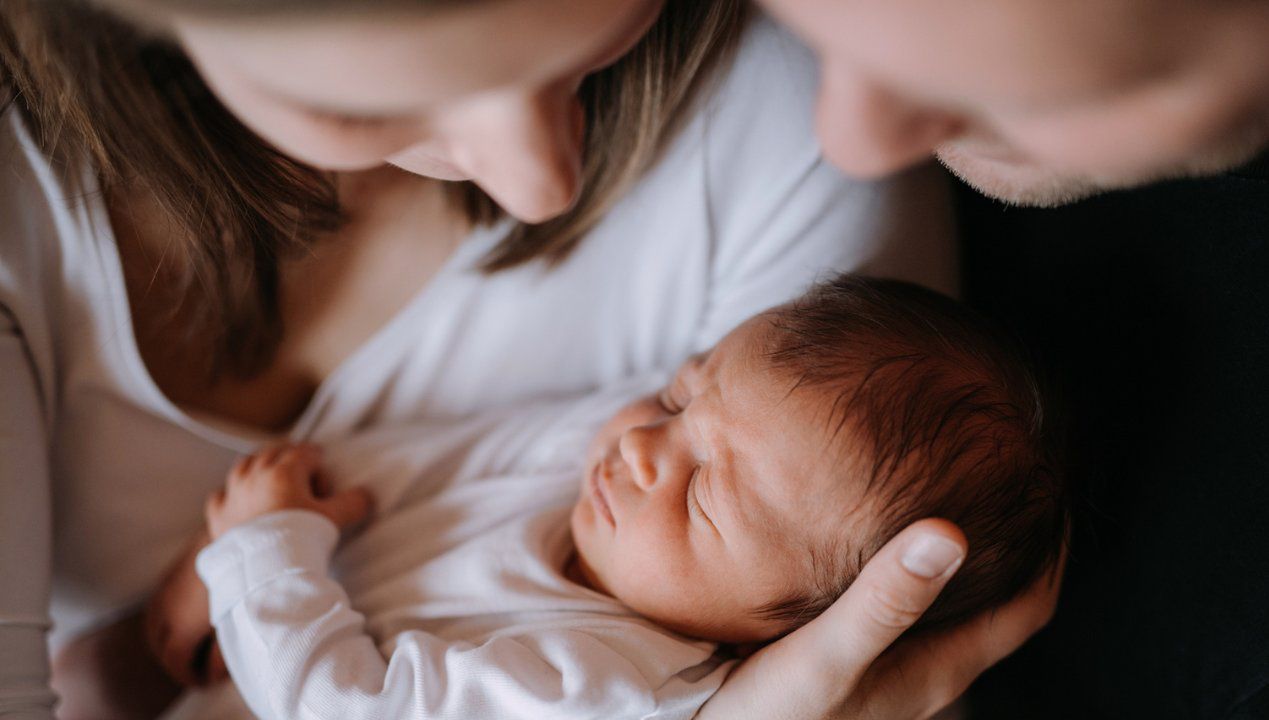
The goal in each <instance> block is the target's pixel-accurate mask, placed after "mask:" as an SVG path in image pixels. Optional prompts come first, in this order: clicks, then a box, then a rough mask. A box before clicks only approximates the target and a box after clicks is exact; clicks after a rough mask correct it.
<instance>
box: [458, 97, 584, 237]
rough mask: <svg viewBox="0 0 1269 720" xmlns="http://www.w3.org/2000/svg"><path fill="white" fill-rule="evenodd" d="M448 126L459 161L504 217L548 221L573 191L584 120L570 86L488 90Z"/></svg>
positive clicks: (576, 184)
mask: <svg viewBox="0 0 1269 720" xmlns="http://www.w3.org/2000/svg"><path fill="white" fill-rule="evenodd" d="M458 124H459V125H460V126H459V127H457V128H455V129H454V132H455V134H457V135H458V136H459V137H460V138H461V139H460V140H459V141H458V142H456V143H454V145H455V146H456V147H457V150H456V155H458V157H459V158H460V164H461V165H462V167H463V168H464V169H465V170H467V171H468V173H469V174H470V175H471V176H472V178H473V180H475V181H476V183H477V184H478V185H480V186H481V188H482V189H484V191H485V192H487V193H489V195H490V197H492V198H493V199H494V200H495V201H497V202H498V204H499V205H501V206H502V208H503V209H504V210H506V211H507V212H508V213H510V214H511V215H513V216H515V217H516V218H518V219H520V220H523V221H525V222H530V223H536V222H542V221H544V220H549V219H551V218H553V217H556V216H557V215H560V214H561V213H563V212H565V211H566V210H568V209H569V208H570V207H572V205H573V202H574V201H575V200H576V198H577V195H578V193H579V191H580V189H581V175H582V143H583V139H584V136H585V117H584V114H583V112H582V107H581V104H580V103H579V102H578V100H577V97H576V95H575V94H574V93H573V92H572V89H571V88H570V87H560V88H549V89H544V90H540V91H534V92H506V93H498V94H491V95H490V96H488V97H485V98H481V99H479V100H477V101H474V102H473V103H472V104H471V105H470V106H469V107H468V108H467V109H466V111H465V112H464V113H463V115H462V117H461V118H459V119H458Z"/></svg>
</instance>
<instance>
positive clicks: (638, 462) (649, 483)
mask: <svg viewBox="0 0 1269 720" xmlns="http://www.w3.org/2000/svg"><path fill="white" fill-rule="evenodd" d="M653 440H654V438H653V437H652V431H651V430H650V429H649V428H647V427H636V428H631V429H629V430H627V431H626V432H625V433H623V434H622V436H621V441H620V443H619V444H618V449H619V451H620V452H621V459H622V460H623V461H625V463H626V466H627V467H628V468H630V479H631V480H632V481H633V482H634V484H635V485H636V486H638V487H639V489H641V490H644V491H645V492H646V491H648V490H651V489H652V488H653V486H655V485H656V482H657V466H656V457H655V453H654V449H655V447H654V443H653Z"/></svg>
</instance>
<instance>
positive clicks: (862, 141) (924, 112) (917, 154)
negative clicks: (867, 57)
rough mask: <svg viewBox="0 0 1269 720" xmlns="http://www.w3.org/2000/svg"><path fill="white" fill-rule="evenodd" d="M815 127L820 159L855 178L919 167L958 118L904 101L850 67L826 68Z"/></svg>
mask: <svg viewBox="0 0 1269 720" xmlns="http://www.w3.org/2000/svg"><path fill="white" fill-rule="evenodd" d="M815 123H816V134H817V135H818V136H819V138H820V144H821V146H822V147H823V149H824V155H825V157H827V158H828V160H829V162H831V163H833V164H834V165H836V166H837V167H838V168H839V169H841V170H842V171H843V172H845V173H847V174H849V175H854V176H856V177H880V176H883V175H888V174H890V173H892V172H895V171H898V170H902V169H903V168H905V167H907V166H908V165H912V164H914V163H917V162H920V161H922V160H924V159H926V158H927V157H929V156H930V155H931V154H932V153H933V151H934V149H935V148H937V147H938V146H939V145H941V144H942V143H944V142H946V141H948V140H950V139H952V138H953V137H955V136H956V135H957V134H958V133H959V132H960V130H961V121H960V119H959V118H957V117H955V116H952V115H950V114H947V113H943V112H938V111H934V110H931V109H929V108H925V107H922V106H921V105H919V104H917V103H914V102H912V101H910V100H907V99H905V98H903V97H902V96H901V95H899V94H897V93H895V92H894V91H892V90H890V89H888V88H886V87H885V86H883V85H882V84H880V83H877V82H876V81H874V80H872V79H870V78H868V77H867V76H866V75H864V74H862V73H859V72H858V71H856V70H855V69H854V68H851V67H843V66H836V67H834V66H832V65H829V64H826V65H825V66H824V70H823V78H822V80H821V84H820V97H819V107H818V109H817V111H816V119H815Z"/></svg>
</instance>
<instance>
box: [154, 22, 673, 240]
mask: <svg viewBox="0 0 1269 720" xmlns="http://www.w3.org/2000/svg"><path fill="white" fill-rule="evenodd" d="M661 4H662V2H661V0H594V1H593V2H586V3H573V2H568V1H567V0H536V2H532V3H519V2H515V3H512V2H482V3H476V4H474V5H473V6H472V7H471V8H469V9H464V10H462V11H461V12H460V11H454V10H439V11H435V12H431V13H427V14H424V15H419V16H417V17H412V16H408V15H407V16H396V15H393V16H375V15H368V16H358V17H353V18H348V17H339V18H334V19H332V18H326V19H314V20H297V19H295V18H290V17H288V18H286V19H284V20H283V19H267V18H266V19H263V20H259V21H257V22H253V23H250V24H248V23H243V22H241V21H233V20H220V19H207V18H199V17H184V16H178V17H176V18H174V19H173V20H172V22H171V25H172V31H173V32H174V33H175V35H176V37H177V38H178V39H179V41H180V42H181V44H182V46H183V47H184V48H185V50H186V52H187V53H188V54H189V56H190V57H191V59H192V60H193V61H194V63H195V64H196V65H197V66H198V68H199V71H200V72H201V74H202V75H203V77H204V79H205V80H206V81H207V83H208V84H209V85H210V86H211V88H212V89H213V90H214V91H215V92H216V94H217V95H218V96H219V97H220V99H221V101H222V102H224V104H225V105H226V106H227V107H228V108H229V109H230V110H232V111H233V112H234V113H235V114H236V115H237V116H238V117H239V118H240V119H241V120H242V121H243V122H244V123H245V124H246V125H247V126H248V127H250V128H251V129H253V130H254V131H256V132H257V133H258V134H259V135H260V136H261V137H263V138H264V139H266V140H268V141H270V142H271V143H273V144H275V145H276V146H277V147H278V148H280V149H282V150H283V151H284V152H286V153H287V154H289V155H292V156H293V157H295V158H297V159H299V160H302V161H305V162H307V163H309V164H312V165H314V166H316V167H320V168H325V169H330V170H342V171H350V170H364V169H368V168H373V167H377V166H380V165H382V164H384V163H385V162H386V163H391V164H393V165H397V166H399V167H401V168H404V169H406V170H409V171H410V172H413V173H417V174H419V175H424V176H428V177H434V178H439V179H445V180H459V179H465V180H473V181H475V182H476V184H478V185H480V186H481V188H483V189H484V190H485V191H486V192H487V193H489V195H490V196H491V197H493V198H494V199H495V200H496V201H497V202H498V203H499V204H500V205H501V206H502V207H503V208H504V209H506V211H507V212H509V213H510V214H512V215H514V216H515V217H517V218H519V219H521V220H524V221H526V222H539V221H542V220H546V219H549V218H551V217H554V216H556V215H559V214H560V213H562V212H564V211H565V210H567V209H568V208H569V206H571V205H572V203H573V201H574V200H575V199H576V197H577V194H578V192H579V190H580V188H579V175H580V168H581V142H582V137H583V133H584V127H583V125H582V123H583V118H582V110H581V106H580V104H579V103H578V101H577V96H576V92H577V88H578V86H579V85H580V84H581V81H582V78H583V77H585V76H586V75H587V74H589V73H591V72H593V71H595V70H597V69H599V68H601V67H604V66H606V65H608V64H611V63H612V62H613V61H615V60H616V59H617V58H619V57H621V55H623V54H624V53H625V52H626V51H627V50H629V49H630V47H631V46H633V45H634V43H635V42H636V41H637V40H638V39H639V38H640V37H641V36H642V35H643V33H644V32H645V31H646V30H647V28H648V27H649V26H650V25H651V24H652V22H653V21H654V20H655V19H656V16H657V14H658V12H659V11H660V9H661ZM490 47H497V48H499V52H496V53H491V52H489V51H488V48H490Z"/></svg>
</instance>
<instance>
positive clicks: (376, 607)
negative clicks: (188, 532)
mask: <svg viewBox="0 0 1269 720" xmlns="http://www.w3.org/2000/svg"><path fill="white" fill-rule="evenodd" d="M645 385H646V384H645ZM636 389H637V388H633V387H630V386H627V387H622V388H614V389H611V390H609V391H606V392H603V393H599V394H596V395H593V396H588V397H587V398H584V399H581V400H573V401H567V402H558V403H550V404H545V405H539V406H533V407H529V408H521V409H517V410H514V411H507V412H504V413H502V414H500V415H497V416H489V417H482V418H477V419H471V420H465V421H456V422H451V423H446V424H444V425H443V426H442V425H439V424H438V425H437V426H436V427H431V428H426V427H425V428H418V427H415V428H409V429H395V430H391V431H387V432H384V433H378V434H374V433H371V434H368V435H367V437H366V438H363V439H361V440H356V439H354V440H353V441H350V442H348V443H344V444H342V446H338V447H337V446H335V445H332V446H331V447H329V448H327V449H326V450H325V455H324V456H323V453H322V452H321V451H318V450H317V449H316V448H313V447H310V446H294V447H285V448H273V449H270V450H268V451H265V452H262V453H259V454H257V455H255V456H252V457H250V458H246V459H244V460H243V461H242V462H240V463H239V464H238V466H237V467H236V468H235V469H234V471H233V472H232V473H231V474H230V477H229V479H228V481H227V483H226V487H225V489H224V490H223V491H222V492H220V493H218V494H217V495H215V496H213V497H212V498H211V499H210V500H209V502H208V507H207V517H208V524H209V530H210V532H211V535H212V537H213V538H214V541H213V542H212V544H211V545H209V546H208V547H207V548H206V549H204V550H203V551H202V553H201V554H200V555H199V557H198V562H197V567H198V572H199V575H200V576H201V577H202V578H203V581H204V582H205V583H206V585H207V587H208V589H209V591H210V596H211V617H212V621H213V623H214V625H215V628H216V636H217V639H218V642H219V643H220V647H221V651H222V652H223V655H224V659H225V661H226V663H227V665H228V667H229V670H230V673H231V675H232V677H233V679H234V681H235V684H236V686H237V688H238V690H239V692H240V693H241V694H242V697H243V699H245V701H246V703H247V704H248V705H249V707H250V708H251V710H252V712H254V713H255V714H256V715H258V716H260V717H265V718H325V717H330V718H350V717H364V718H461V719H463V720H467V719H469V718H534V719H537V718H574V717H576V718H690V717H691V716H692V715H693V714H694V713H695V712H696V710H697V709H698V708H699V707H700V706H701V705H702V704H703V703H704V702H705V701H706V700H707V699H708V698H709V696H710V695H711V694H712V693H713V692H714V691H715V690H716V689H717V688H718V686H719V685H720V684H721V682H722V680H723V677H724V676H725V674H726V672H727V671H728V670H729V668H730V663H731V661H730V660H729V659H728V658H729V657H730V655H729V653H728V649H729V648H731V647H733V646H734V645H736V644H741V643H745V644H748V643H755V642H762V641H767V640H770V639H773V638H776V637H778V636H781V635H783V634H785V633H788V632H790V631H791V630H793V629H795V628H797V627H798V626H800V625H801V624H804V623H806V622H807V621H809V620H810V619H812V618H814V617H815V616H816V615H817V614H819V613H820V612H821V611H823V610H824V609H826V608H827V607H828V606H829V605H831V604H832V602H833V601H834V600H835V599H836V598H837V597H838V596H839V595H840V594H841V593H842V592H843V591H844V590H845V589H846V587H847V586H849V585H850V583H851V581H852V580H853V579H854V578H855V577H856V575H857V574H858V572H859V571H860V569H861V567H862V565H863V563H864V562H865V561H866V560H867V559H868V558H869V557H870V556H871V555H872V554H873V553H874V552H876V551H877V550H878V549H879V548H880V547H881V546H882V545H883V544H885V543H886V542H887V541H888V540H889V539H890V538H891V537H893V536H894V535H895V534H897V533H898V532H899V530H901V529H902V528H904V527H906V526H907V525H908V524H910V523H911V522H913V521H915V520H918V519H921V518H925V517H942V518H946V519H948V520H951V521H952V522H954V523H956V524H957V525H958V526H960V528H961V529H962V530H963V531H964V532H965V535H966V537H967V538H968V541H969V548H970V551H969V555H968V557H967V559H966V561H965V564H964V567H962V568H961V569H960V570H959V572H958V573H957V574H956V576H955V577H954V578H953V579H952V580H951V582H950V583H949V584H948V586H947V587H946V589H945V590H944V591H943V593H942V595H941V596H940V597H939V599H938V601H937V602H936V603H935V604H934V606H932V607H931V608H930V610H929V611H928V612H927V613H926V614H925V615H924V616H923V617H922V619H921V621H920V622H919V623H918V626H917V627H916V628H914V629H913V632H921V631H923V630H929V629H932V628H935V627H942V626H947V625H950V624H954V623H957V622H960V621H962V620H965V619H968V618H969V617H971V616H973V615H976V614H978V613H980V612H982V611H984V610H986V609H988V608H990V607H993V606H995V605H999V604H1001V603H1003V602H1005V601H1007V600H1008V599H1010V598H1011V597H1013V596H1015V595H1016V594H1017V593H1019V592H1020V591H1021V590H1022V589H1024V588H1025V587H1027V586H1028V585H1029V584H1030V583H1031V582H1032V581H1033V580H1034V579H1036V578H1037V577H1039V575H1040V574H1041V573H1042V572H1043V571H1044V570H1045V569H1046V568H1048V567H1049V566H1050V565H1051V564H1052V563H1053V562H1054V561H1055V559H1056V558H1057V555H1058V551H1059V546H1060V544H1061V540H1062V536H1063V530H1064V528H1065V524H1066V517H1067V506H1066V502H1065V497H1066V493H1065V490H1064V482H1063V476H1062V473H1061V471H1060V469H1059V468H1058V467H1057V466H1056V464H1055V460H1054V458H1053V454H1052V450H1051V448H1050V444H1049V441H1048V438H1047V437H1046V431H1045V429H1044V428H1043V427H1042V424H1041V419H1042V413H1041V407H1040V404H1039V399H1038V395H1037V393H1036V390H1035V383H1034V381H1033V380H1032V378H1031V376H1030V374H1029V373H1028V371H1027V370H1026V368H1025V366H1024V365H1023V364H1022V363H1021V361H1020V360H1019V359H1018V358H1017V356H1016V355H1015V354H1014V352H1013V351H1012V350H1011V349H1010V346H1009V344H1008V343H1006V342H1002V341H1001V340H1000V339H999V338H997V337H996V336H995V335H994V334H993V333H992V332H991V331H990V330H989V329H988V328H987V327H986V326H985V324H984V323H983V322H982V321H981V320H980V319H979V318H977V317H976V316H975V315H973V314H972V313H971V312H970V311H968V310H967V309H965V308H963V307H961V306H960V305H958V304H956V303H954V302H953V301H951V300H949V299H947V298H944V297H942V296H939V295H937V294H935V293H933V292H931V291H928V290H924V289H922V288H918V287H916V286H912V285H908V284H905V283H900V282H896V281H886V280H874V279H867V278H860V277H854V276H842V277H839V278H836V279H834V280H832V281H830V282H827V283H824V284H821V285H819V286H817V287H816V288H814V289H813V290H812V291H811V292H810V293H809V294H807V295H806V296H804V297H803V298H801V299H800V300H798V301H796V302H794V303H792V304H789V305H786V306H782V307H779V308H776V309H774V310H771V311H768V312H766V313H764V314H762V315H759V316H757V317H755V318H753V319H751V320H749V321H748V322H746V323H745V324H744V325H742V326H740V327H739V328H737V329H736V330H734V331H733V332H732V333H731V334H729V335H728V336H727V337H726V338H724V339H723V340H722V341H721V342H720V343H719V344H718V345H717V346H716V347H715V348H714V349H713V350H711V351H708V352H706V353H703V354H701V355H699V356H697V357H694V358H692V359H690V360H689V361H687V362H686V363H685V364H684V365H683V366H682V367H681V368H679V370H678V371H677V373H676V374H675V375H674V376H673V378H672V379H671V380H670V381H669V382H668V383H665V384H664V385H662V386H660V387H659V388H657V389H656V390H655V391H653V392H650V393H646V394H642V395H640V396H638V397H637V399H634V400H630V399H629V398H630V397H631V394H632V392H634V391H635V390H636ZM596 428H599V429H598V432H597V433H596V432H595V429H596ZM331 484H333V486H334V487H336V488H339V487H343V488H351V487H353V486H359V487H364V488H368V489H369V491H370V492H372V493H373V495H374V496H375V502H376V505H377V508H378V515H377V517H376V518H375V519H374V520H373V521H372V522H370V523H368V524H367V525H366V526H365V527H364V528H363V529H362V530H360V531H359V532H357V533H355V534H352V535H351V536H350V537H349V538H348V540H347V541H346V542H345V544H344V545H343V546H341V548H340V550H339V552H338V553H336V554H335V555H334V558H333V560H332V552H333V551H334V548H335V545H336V543H337V541H338V535H339V527H340V526H341V525H347V524H350V523H351V521H352V520H354V519H355V517H356V515H357V514H358V513H356V512H350V511H349V510H348V508H349V507H353V506H354V505H352V504H350V503H349V502H347V499H348V498H349V497H351V496H350V495H348V494H347V493H348V492H349V491H348V490H347V489H345V490H344V491H343V493H335V494H333V495H332V494H329V493H330V492H331V490H330V488H329V487H325V486H327V485H331ZM335 499H342V500H340V501H339V502H334V501H333V500H335Z"/></svg>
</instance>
